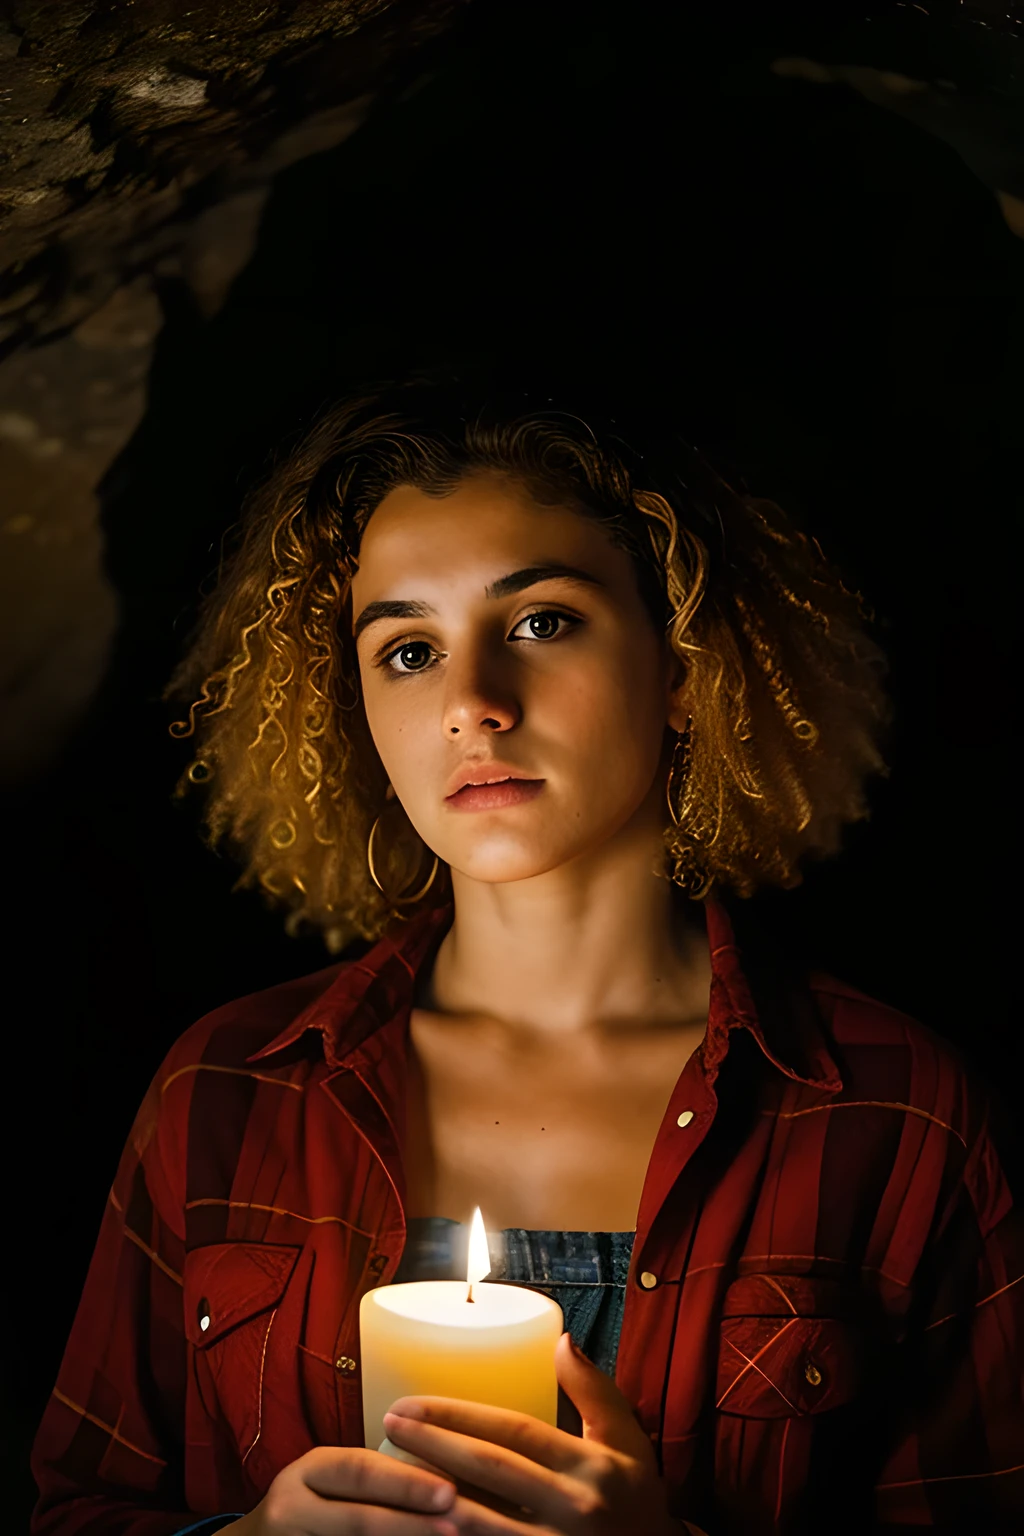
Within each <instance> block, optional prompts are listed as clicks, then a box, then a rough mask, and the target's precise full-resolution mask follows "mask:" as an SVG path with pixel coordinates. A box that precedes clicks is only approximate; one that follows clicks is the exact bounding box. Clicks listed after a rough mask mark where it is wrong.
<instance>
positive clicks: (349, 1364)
mask: <svg viewBox="0 0 1024 1536" xmlns="http://www.w3.org/2000/svg"><path fill="white" fill-rule="evenodd" d="M355 1368H356V1363H355V1361H354V1360H353V1359H352V1357H351V1355H339V1356H338V1358H337V1360H335V1362H334V1369H335V1370H336V1371H354V1370H355Z"/></svg>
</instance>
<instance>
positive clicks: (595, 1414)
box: [555, 1333, 654, 1462]
mask: <svg viewBox="0 0 1024 1536" xmlns="http://www.w3.org/2000/svg"><path fill="white" fill-rule="evenodd" d="M555 1375H556V1376H557V1377H558V1385H559V1386H560V1387H561V1388H562V1391H563V1392H564V1393H565V1395H566V1397H568V1398H569V1400H570V1401H571V1402H572V1403H574V1404H575V1406H576V1408H577V1409H578V1410H579V1415H580V1418H581V1419H582V1420H583V1438H584V1439H585V1440H596V1441H598V1442H599V1443H600V1444H601V1445H607V1446H608V1448H609V1449H610V1450H613V1451H621V1452H622V1453H623V1454H624V1455H626V1456H631V1457H633V1458H634V1460H637V1461H645V1462H646V1461H651V1460H653V1458H654V1451H653V1449H652V1447H651V1442H650V1441H649V1440H648V1438H647V1436H646V1435H645V1434H644V1432H643V1430H642V1429H641V1428H640V1425H639V1424H638V1423H637V1420H636V1416H635V1414H634V1413H633V1410H632V1408H631V1407H630V1405H629V1401H628V1399H627V1398H625V1397H624V1396H623V1394H622V1393H621V1392H620V1391H619V1389H618V1387H617V1386H616V1385H615V1383H614V1381H612V1379H611V1377H610V1376H606V1375H605V1373H604V1371H601V1370H598V1368H597V1366H596V1365H594V1364H593V1363H592V1362H591V1361H590V1360H588V1359H587V1357H586V1355H585V1354H584V1353H583V1351H582V1350H580V1349H578V1348H577V1347H576V1345H575V1344H574V1343H573V1340H572V1335H571V1334H570V1333H563V1334H562V1337H561V1338H560V1339H559V1341H558V1343H557V1345H556V1346H555Z"/></svg>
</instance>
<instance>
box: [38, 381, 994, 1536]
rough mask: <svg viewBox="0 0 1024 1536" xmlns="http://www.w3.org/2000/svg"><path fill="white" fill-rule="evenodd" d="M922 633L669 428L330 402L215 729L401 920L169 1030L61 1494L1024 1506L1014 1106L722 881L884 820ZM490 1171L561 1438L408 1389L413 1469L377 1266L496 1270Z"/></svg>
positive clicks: (122, 1518)
mask: <svg viewBox="0 0 1024 1536" xmlns="http://www.w3.org/2000/svg"><path fill="white" fill-rule="evenodd" d="M575 409H579V407H575ZM880 675H881V659H880V657H879V654H878V652H877V650H876V649H875V647H874V645H873V644H872V643H871V642H870V641H869V640H868V638H867V636H866V634H865V631H864V628H863V625H862V622H861V616H860V611H859V607H858V602H857V600H856V599H855V598H854V597H853V596H852V595H851V594H850V593H849V592H848V591H847V590H846V589H845V588H844V587H843V585H842V583H841V581H840V580H839V578H838V576H837V575H836V573H835V572H834V571H833V570H831V569H830V567H829V566H828V565H827V563H826V561H825V559H824V558H823V557H822V555H821V552H820V550H819V549H818V547H817V545H816V544H814V543H813V541H809V540H808V539H806V538H805V537H803V536H802V535H800V534H799V533H797V532H796V531H795V530H794V529H793V528H792V527H791V526H790V525H789V523H788V522H787V520H786V519H785V517H784V516H783V515H782V514H781V512H780V511H779V510H778V508H776V507H775V506H774V505H772V504H770V503H767V502H764V501H761V500H757V499H754V498H752V497H750V496H748V495H745V494H742V495H741V494H738V493H735V492H734V491H732V490H730V488H729V487H728V486H726V485H725V484H723V483H722V481H721V480H720V479H718V478H717V476H716V475H715V474H714V473H713V471H712V470H711V469H710V467H709V466H708V465H707V464H706V463H704V462H703V461H702V460H701V458H700V457H699V456H698V455H697V454H696V453H694V452H692V451H691V450H688V449H686V448H685V447H684V446H683V445H682V444H680V443H678V442H677V441H675V440H673V439H672V438H671V436H668V437H663V436H659V434H658V433H656V432H655V431H654V429H653V427H652V428H650V429H649V430H648V431H647V433H646V435H639V434H637V433H629V432H627V431H626V430H625V429H624V427H623V424H622V421H621V418H619V419H618V420H616V421H609V420H606V419H603V418H602V417H601V416H600V415H599V414H597V413H595V412H591V411H589V410H588V411H586V412H584V413H582V414H574V413H573V406H572V402H571V401H570V402H562V401H559V400H557V399H548V398H546V397H545V398H542V399H541V400H539V401H538V400H535V399H533V398H532V397H530V396H529V395H528V394H514V393H513V394H511V395H509V396H502V395H500V394H497V393H494V392H488V391H486V390H482V391H479V392H474V390H473V389H472V388H471V387H470V386H469V385H468V384H460V383H459V382H458V380H447V381H438V380H436V379H435V380H429V379H427V380H414V381H412V382H409V383H406V384H403V385H396V386H393V387H390V388H386V389H382V390H380V391H376V392H373V393H371V394H369V395H367V396H365V397H362V398H360V399H357V400H355V401H349V402H347V403H345V404H343V405H342V406H339V407H335V408H333V409H331V410H329V411H327V412H326V413H324V414H323V416H322V417H321V418H320V420H319V421H318V422H317V424H316V425H315V426H314V428H313V429H312V431H311V432H310V433H309V435H308V436H307V437H306V439H305V440H304V441H303V442H302V443H301V444H300V445H299V446H298V447H296V448H295V449H294V450H293V451H291V452H290V453H289V454H288V455H287V456H286V457H284V458H283V459H282V460H281V462H280V463H279V464H278V467H277V468H276V470H275V471H274V473H273V474H272V476H271V477H270V479H269V481H268V483H267V484H266V485H265V487H264V488H263V489H262V490H261V491H260V492H259V493H258V494H257V495H256V497H255V498H254V500H253V501H252V504H251V506H250V508H249V512H248V517H247V519H246V521H245V523H244V538H243V539H242V541H241V542H240V546H239V548H238V551H237V553H236V554H235V556H234V557H233V560H232V562H231V564H230V566H229V568H228V569H227V571H226V574H225V575H224V576H223V579H222V581H221V583H220V586H219V587H218V589H217V591H216V592H215V594H214V595H213V597H212V598H211V600H210V602H209V605H208V608H207V610H206V613H205V617H204V618H203V621H202V623H201V625H200V629H199V633H198V638H197V640H196V643H195V647H194V650H193V653H192V655H191V656H190V657H189V659H188V661H187V663H186V664H185V666H184V669H183V671H182V673H181V675H180V677H179V678H178V680H177V686H178V688H179V690H181V691H182V692H183V693H184V694H185V695H186V696H187V697H189V698H190V699H191V700H192V701H193V702H192V706H191V709H190V712H189V716H188V720H187V722H183V723H182V725H181V726H180V728H179V729H180V731H181V733H183V734H186V735H191V736H193V737H194V740H195V744H196V753H195V757H194V760H193V762H192V766H191V768H190V770H189V778H190V779H191V780H192V781H194V782H202V781H207V792H208V800H207V807H208V825H209V830H210V834H211V836H212V837H213V838H214V839H215V840H218V841H225V842H227V843H229V844H230V845H231V846H233V847H234V848H235V850H236V851H237V852H238V853H239V854H240V856H241V858H242V860H243V863H244V867H245V875H244V878H245V879H246V880H248V881H250V882H253V883H256V884H258V885H259V886H260V887H261V888H262V889H263V890H264V891H265V892H267V893H268V895H269V896H270V897H271V898H273V899H274V900H275V901H277V902H279V903H280V904H281V905H282V906H283V907H284V908H285V909H287V911H288V913H289V917H288V921H289V923H290V924H291V925H293V926H294V925H297V924H306V925H310V924H311V925H315V926H317V927H319V929H320V930H322V932H323V934H324V936H325V938H326V940H327V943H328V945H329V946H330V948H331V949H332V950H333V951H334V952H335V953H337V952H340V951H341V950H342V949H345V948H347V947H348V946H350V944H351V943H352V942H353V941H354V940H357V939H362V940H364V941H365V940H369V941H371V943H370V945H369V947H368V948H367V947H366V946H365V945H361V946H359V948H360V949H362V950H363V953H362V955H361V958H358V959H354V960H353V959H348V960H343V961H342V962H341V963H337V964H334V965H331V966H329V967H328V968H327V969H326V970H323V971H320V972H318V973H317V974H315V975H312V976H309V977H306V978H304V979H303V980H301V981H298V982H289V983H286V984H284V985H282V986H278V987H274V988H272V989H270V990H269V991H267V992H263V993H259V994H257V995H255V996H251V997H247V998H243V999H241V1000H240V1001H238V1002H234V1003H231V1004H229V1005H227V1006H226V1007H223V1008H220V1009H218V1010H217V1011H216V1012H214V1013H213V1014H211V1015H210V1016H209V1017H207V1018H205V1019H202V1020H201V1021H200V1022H199V1023H198V1024H196V1025H195V1026H194V1027H192V1028H191V1029H190V1030H188V1031H187V1032H186V1034H185V1035H184V1036H183V1037H182V1039H181V1040H179V1041H178V1043H177V1044H176V1045H175V1046H174V1047H173V1049H172V1050H171V1052H170V1054H169V1056H168V1058H167V1060H166V1062H165V1064H164V1066H163V1067H162V1068H161V1070H160V1071H159V1072H158V1074H157V1077H156V1079H155V1081H154V1083H153V1085H152V1088H151V1090H150V1093H149V1094H148V1096H147V1097H146V1099H145V1101H144V1103H143V1105H142V1107H141V1109H140V1111H139V1114H138V1117H137V1119H136V1122H135V1125H134V1127H133V1130H132V1133H131V1136H130V1138H129V1141H128V1145H127V1148H126V1150H125V1153H124V1157H123V1160H122V1162H121V1165H120V1168H119V1170H118V1173H117V1176H116V1179H115V1181H114V1185H113V1188H112V1190H111V1194H110V1202H109V1206H108V1209H107V1212H106V1215H105V1218H104V1223H103V1227H102V1230H101V1233H100V1237H99V1241H98V1245H97V1249H96V1253H95V1256H94V1259H93V1263H92V1267H91V1270H90V1273H89V1277H88V1281H87V1284H86V1288H85V1293H84V1295H83V1298H82V1302H81V1307H80V1310H79V1313H78V1316H77V1319H76V1322H75V1325H74V1329H73V1332H72V1335H71V1339H70V1341H69V1344H68V1348H67V1352H66V1355H65V1358H64V1362H63V1365H62V1368H61V1372H60V1376H59V1378H58V1382H57V1385H56V1387H55V1389H54V1393H53V1397H52V1399H51V1402H50V1404H49V1407H48V1409H47V1412H46V1415H45V1418H44V1421H43V1424H42V1426H41V1428H40V1431H39V1435H38V1440H37V1444H36V1449H35V1456H34V1470H35V1474H36V1477H37V1479H38V1482H39V1485H40V1490H41V1498H40V1501H39V1504H38V1506H37V1510H36V1514H35V1518H34V1524H33V1532H34V1536H51V1533H53V1536H57V1533H60V1536H72V1533H78V1532H92V1531H95V1532H97V1533H99V1532H101V1531H102V1532H104V1533H118V1536H165V1533H167V1536H170V1533H173V1532H181V1531H184V1530H190V1531H200V1530H202V1531H212V1530H214V1529H218V1528H220V1527H222V1526H228V1525H232V1526H233V1528H234V1529H235V1530H236V1531H237V1532H238V1536H354V1533H360V1536H363V1533H365V1536H427V1533H428V1532H429V1533H433V1532H436V1533H444V1536H452V1533H455V1532H460V1533H467V1532H471V1533H474V1536H514V1533H516V1532H520V1531H523V1530H525V1529H528V1528H529V1529H535V1530H539V1531H540V1532H543V1533H546V1536H555V1533H557V1536H629V1533H634V1532H635V1533H643V1536H669V1533H677V1532H682V1531H686V1530H690V1531H693V1530H699V1531H705V1532H708V1533H710V1536H731V1533H737V1536H739V1533H749V1532H767V1531H787V1532H795V1531H799V1532H805V1531H806V1532H814V1533H819V1532H825V1531H828V1532H829V1533H839V1532H857V1533H863V1532H866V1531H891V1530H896V1529H903V1528H905V1527H911V1526H922V1525H924V1526H929V1525H930V1526H934V1527H941V1528H944V1529H947V1530H957V1531H971V1532H981V1531H985V1532H996V1531H1003V1530H1006V1531H1009V1530H1011V1529H1014V1530H1019V1529H1021V1521H1022V1520H1024V1410H1022V1402H1021V1381H1022V1374H1024V1372H1022V1366H1024V1342H1022V1329H1021V1316H1022V1310H1024V1308H1022V1302H1024V1286H1021V1285H1020V1284H1019V1283H1018V1282H1019V1281H1020V1279H1021V1275H1022V1271H1024V1240H1022V1235H1021V1225H1020V1222H1019V1219H1018V1216H1017V1214H1016V1213H1015V1212H1014V1211H1013V1209H1012V1207H1011V1200H1010V1195H1009V1192H1008V1189H1007V1185H1006V1182H1005V1180H1004V1177H1003V1174H1002V1172H1001V1170H1000V1164H999V1160H998V1156H997V1153H996V1151H995V1149H994V1147H993V1144H992V1140H991V1137H990V1132H989V1125H988V1116H987V1109H986V1105H985V1102H984V1100H983V1097H982V1095H981V1094H980V1093H979V1091H978V1090H977V1088H976V1087H975V1086H974V1085H973V1084H972V1083H971V1082H970V1081H969V1080H968V1079H967V1077H966V1076H965V1073H964V1069H963V1067H962V1065H961V1063H960V1061H959V1059H958V1057H957V1056H956V1054H955V1052H954V1051H953V1050H951V1049H950V1048H949V1047H948V1046H947V1045H945V1044H944V1043H943V1042H942V1041H941V1040H939V1039H938V1038H936V1037H935V1036H934V1035H932V1034H931V1033H929V1032H928V1030H927V1029H926V1028H924V1027H923V1026H921V1025H919V1024H917V1023H915V1022H914V1021H913V1020H911V1019H908V1018H906V1017H905V1016H903V1015H901V1014H899V1013H897V1012H895V1011H893V1010H892V1009H891V1008H888V1007H886V1006H884V1005H883V1004H882V1003H879V1002H875V1001H873V1000H872V999H870V998H868V997H865V996H863V995H861V994H860V993H858V992H856V991H855V990H853V989H852V988H851V987H848V986H846V985H844V984H843V983H842V982H839V981H836V980H834V979H832V978H830V977H827V976H823V975H811V976H801V975H799V974H796V973H794V972H792V971H791V970H790V968H788V967H787V966H786V965H785V964H784V963H783V961H782V959H781V957H780V956H778V955H773V954H771V953H766V952H765V946H763V945H759V944H758V943H757V942H756V936H753V937H751V939H750V940H749V941H747V940H744V941H743V942H742V943H741V942H738V940H737V931H738V930H734V926H733V921H732V920H730V916H729V915H728V914H727V910H726V904H727V900H728V899H729V897H730V894H731V895H739V896H741V897H742V896H746V895H749V894H750V893H751V892H752V891H753V890H754V889H755V888H757V887H758V886H759V885H760V884H762V883H766V882H770V883H775V884H781V885H793V884H794V883H795V882H796V881H797V880H798V878H799V865H800V861H801V860H802V859H804V858H805V857H807V856H811V855H823V854H828V853H831V852H833V851H834V850H835V849H836V848H837V846H838V844H839V841H840V833H841V828H842V826H843V824H844V823H846V822H849V821H851V820H853V819H855V818H857V817H861V816H863V815H864V814H865V801H864V793H863V785H864V781H865V779H866V777H867V776H868V775H869V774H870V773H872V772H873V771H877V770H879V769H880V768H881V757H880V753H879V748H878V744H877V743H878V736H879V730H880V726H881V723H882V722H883V720H884V717H885V705H884V699H883V694H882V691H881V684H880ZM739 907H740V909H742V903H740V904H739ZM733 908H735V903H733ZM734 918H735V919H736V920H737V921H738V917H737V914H736V912H735V910H734ZM477 1205H479V1206H480V1207H481V1208H482V1211H483V1213H484V1217H485V1220H486V1222H487V1225H488V1227H489V1229H490V1233H491V1239H492V1258H493V1261H494V1268H493V1270H492V1275H493V1277H494V1278H495V1279H497V1280H501V1279H505V1280H512V1281H514V1282H517V1283H527V1284H533V1285H537V1286H539V1287H540V1288H542V1289H546V1290H547V1291H548V1292H549V1293H550V1294H552V1295H554V1296H555V1297H556V1298H557V1299H558V1300H559V1301H560V1302H561V1304H562V1307H563V1311H564V1313H565V1318H566V1324H567V1329H566V1332H565V1334H564V1335H563V1337H562V1339H561V1340H560V1342H559V1345H558V1349H557V1352H556V1367H557V1372H558V1379H559V1383H560V1386H561V1388H562V1391H563V1409H564V1411H563V1414H562V1417H561V1418H560V1423H559V1427H558V1428H552V1427H551V1426H548V1425H543V1424H540V1423H539V1422H537V1421H535V1420H532V1419H529V1418H527V1417H524V1416H520V1415H516V1414H511V1413H508V1412H505V1411H499V1410H495V1409H490V1408H487V1407H484V1406H480V1405H476V1404H472V1403H467V1402H461V1401H455V1400H446V1399H443V1398H407V1399H400V1400H399V1401H398V1402H396V1403H395V1404H394V1405H393V1407H394V1411H393V1413H392V1414H391V1415H390V1416H389V1417H388V1419H387V1420H386V1424H387V1434H388V1437H389V1439H390V1440H391V1442H392V1443H393V1444H394V1445H395V1446H397V1447H399V1448H400V1449H402V1450H403V1451H405V1452H406V1453H408V1454H409V1455H410V1456H411V1457H413V1458H419V1463H416V1462H415V1460H414V1461H410V1462H403V1461H401V1460H396V1459H394V1458H393V1457H389V1456H386V1455H381V1454H380V1453H379V1452H378V1451H377V1450H376V1449H374V1448H369V1449H367V1448H364V1440H363V1424H362V1414H361V1388H360V1377H359V1331H358V1317H359V1301H360V1298H361V1296H362V1295H363V1294H364V1293H365V1291H367V1290H368V1289H369V1288H371V1287H374V1286H379V1285H386V1284H388V1283H389V1282H391V1281H393V1280H395V1279H396V1278H398V1279H408V1278H413V1277H416V1276H428V1275H429V1276H435V1277H437V1276H442V1275H446V1274H447V1275H451V1276H452V1277H455V1276H457V1275H458V1274H459V1273H460V1270H461V1272H462V1273H464V1272H465V1271H464V1267H463V1266H464V1254H465V1246H464V1243H465V1229H466V1223H467V1222H468V1220H469V1218H470V1216H471V1214H472V1211H473V1208H474V1207H475V1206H477ZM423 1463H426V1464H427V1466H426V1467H425V1466H424V1465H423ZM430 1467H433V1468H435V1469H438V1470H437V1471H436V1472H434V1471H431V1470H429V1468H430Z"/></svg>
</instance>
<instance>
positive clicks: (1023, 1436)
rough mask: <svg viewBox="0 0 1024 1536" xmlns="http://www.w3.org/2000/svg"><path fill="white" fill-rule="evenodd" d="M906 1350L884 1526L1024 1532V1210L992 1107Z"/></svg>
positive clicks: (880, 1507)
mask: <svg viewBox="0 0 1024 1536" xmlns="http://www.w3.org/2000/svg"><path fill="white" fill-rule="evenodd" d="M898 1353H899V1354H900V1355H901V1357H902V1359H901V1363H900V1378H899V1380H898V1381H897V1382H896V1383H894V1384H893V1385H894V1391H893V1392H892V1394H891V1398H890V1400H891V1401H893V1402H897V1403H899V1404H900V1408H899V1410H898V1417H897V1418H896V1419H895V1420H894V1425H893V1428H894V1433H893V1434H892V1436H891V1438H890V1446H891V1447H892V1449H891V1451H890V1454H889V1456H888V1459H887V1462H886V1464H885V1466H884V1467H883V1469H882V1473H881V1476H880V1477H879V1480H878V1483H877V1485H876V1490H875V1496H876V1509H877V1512H878V1519H879V1529H880V1530H881V1531H890V1530H891V1531H902V1530H905V1529H906V1528H907V1527H908V1526H925V1527H930V1528H933V1529H940V1530H949V1531H953V1530H956V1531H964V1530H972V1531H973V1530H978V1531H982V1530H983V1531H988V1532H993V1533H995V1532H1001V1531H1011V1530H1013V1531H1017V1530H1024V1219H1022V1210H1021V1207H1020V1206H1019V1205H1018V1206H1015V1205H1014V1203H1013V1198H1012V1195H1011V1193H1010V1188H1009V1185H1008V1183H1007V1180H1006V1177H1005V1174H1004V1170H1003V1167H1002V1165H1001V1163H1000V1159H999V1155H998V1153H997V1151H996V1147H995V1145H994V1143H993V1141H992V1138H991V1135H990V1131H989V1125H988V1118H987V1116H986V1117H985V1118H984V1120H983V1123H982V1129H981V1131H980V1133H979V1135H978V1136H977V1138H976V1139H975V1141H974V1142H973V1144H972V1145H970V1146H969V1148H968V1150H967V1155H966V1159H965V1161H964V1162H963V1164H962V1173H961V1174H960V1175H959V1176H958V1177H957V1178H956V1179H954V1180H953V1181H952V1188H951V1189H950V1191H949V1194H948V1197H947V1198H946V1199H945V1200H943V1201H942V1202H941V1203H940V1205H939V1208H938V1216H937V1219H936V1223H935V1226H934V1228H933V1239H932V1242H931V1243H930V1245H929V1248H928V1250H927V1251H926V1253H925V1255H924V1256H923V1258H922V1261H921V1264H920V1266H919V1272H918V1275H917V1277H916V1284H915V1293H914V1297H913V1301H912V1304H911V1309H910V1313H909V1315H908V1329H907V1335H906V1338H905V1339H904V1341H903V1344H902V1346H901V1349H900V1351H899V1352H898Z"/></svg>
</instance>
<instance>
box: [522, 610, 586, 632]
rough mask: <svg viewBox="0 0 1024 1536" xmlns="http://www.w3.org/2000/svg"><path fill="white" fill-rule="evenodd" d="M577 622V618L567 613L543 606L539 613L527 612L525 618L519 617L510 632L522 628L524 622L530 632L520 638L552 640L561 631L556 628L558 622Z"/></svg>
mask: <svg viewBox="0 0 1024 1536" xmlns="http://www.w3.org/2000/svg"><path fill="white" fill-rule="evenodd" d="M578 622H579V621H578V620H577V619H571V618H570V617H569V615H568V614H567V613H557V612H556V611H555V610H554V609H553V608H544V609H542V610H541V612H540V613H528V614H527V615H526V618H525V619H520V621H519V623H518V624H517V625H516V628H515V629H514V630H513V631H512V633H513V635H514V634H515V633H516V630H518V629H522V627H523V625H524V624H528V625H529V626H530V632H529V634H527V635H523V636H522V637H521V638H522V639H524V640H553V639H554V638H555V636H556V635H557V634H560V633H561V631H560V629H559V628H558V626H559V625H560V624H576V623H578Z"/></svg>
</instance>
